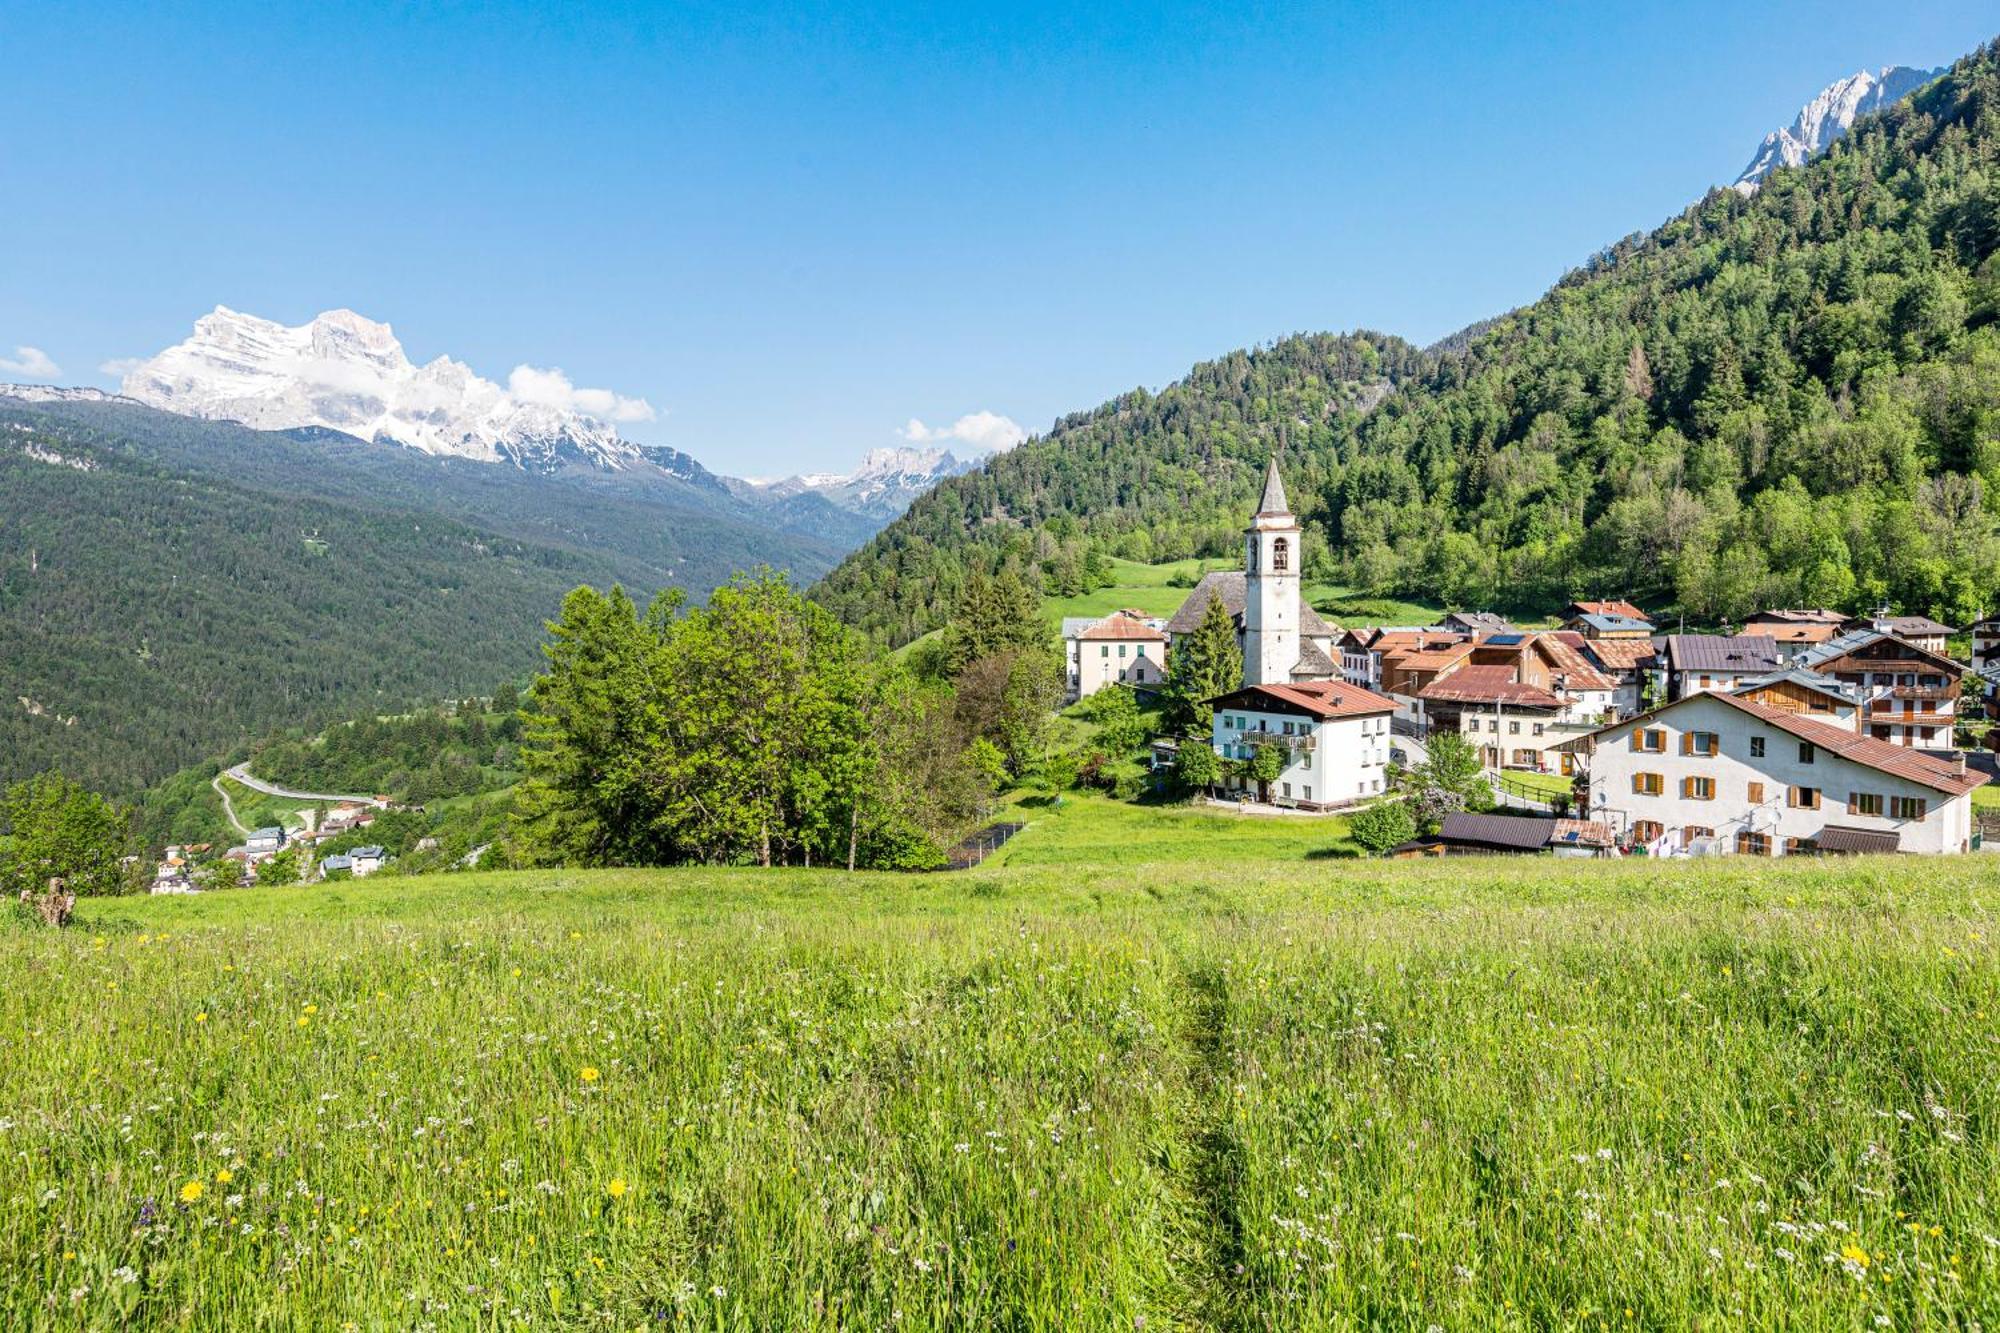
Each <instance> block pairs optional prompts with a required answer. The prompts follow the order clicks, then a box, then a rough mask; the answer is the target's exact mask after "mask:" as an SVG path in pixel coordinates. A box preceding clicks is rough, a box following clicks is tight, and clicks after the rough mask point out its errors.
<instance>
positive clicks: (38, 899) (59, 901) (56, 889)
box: [21, 876, 76, 930]
mask: <svg viewBox="0 0 2000 1333" xmlns="http://www.w3.org/2000/svg"><path fill="white" fill-rule="evenodd" d="M21 901H22V902H24V903H26V904H27V905H28V906H30V907H32V908H34V909H35V915H36V916H39V917H40V918H41V919H42V924H43V925H45V926H54V927H55V928H56V929H57V930H61V929H62V928H63V927H64V926H67V925H68V924H69V919H70V915H71V913H73V912H74V911H75V910H76V895H75V894H73V893H71V892H69V891H68V889H67V887H66V886H65V885H64V884H63V882H62V878H61V877H60V876H57V877H55V878H52V879H50V880H49V886H48V888H46V889H44V890H43V891H42V893H41V894H40V896H37V895H36V893H35V891H34V890H33V889H22V890H21Z"/></svg>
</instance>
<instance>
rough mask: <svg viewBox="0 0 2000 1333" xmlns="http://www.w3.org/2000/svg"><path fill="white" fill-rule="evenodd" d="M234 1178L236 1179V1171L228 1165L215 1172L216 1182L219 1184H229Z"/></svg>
mask: <svg viewBox="0 0 2000 1333" xmlns="http://www.w3.org/2000/svg"><path fill="white" fill-rule="evenodd" d="M234 1179H236V1173H235V1172H234V1171H231V1170H230V1169H229V1168H228V1167H226V1166H225V1167H223V1168H222V1169H221V1170H220V1171H217V1172H216V1173H215V1183H216V1184H218V1185H227V1184H228V1183H229V1182H230V1181H232V1180H234Z"/></svg>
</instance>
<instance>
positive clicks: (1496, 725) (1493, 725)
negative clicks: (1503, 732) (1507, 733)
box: [1486, 717, 1500, 733]
mask: <svg viewBox="0 0 2000 1333" xmlns="http://www.w3.org/2000/svg"><path fill="white" fill-rule="evenodd" d="M1486 729H1487V730H1488V731H1491V732H1495V733H1497V732H1498V731H1499V730H1500V719H1499V718H1497V717H1496V718H1493V719H1491V720H1490V721H1488V722H1487V724H1486Z"/></svg>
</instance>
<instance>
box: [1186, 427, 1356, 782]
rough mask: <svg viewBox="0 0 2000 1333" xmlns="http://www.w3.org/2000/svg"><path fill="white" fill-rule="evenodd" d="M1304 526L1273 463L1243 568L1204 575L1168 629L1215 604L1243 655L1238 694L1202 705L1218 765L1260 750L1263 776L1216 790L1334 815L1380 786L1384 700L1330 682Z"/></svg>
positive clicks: (1334, 676)
mask: <svg viewBox="0 0 2000 1333" xmlns="http://www.w3.org/2000/svg"><path fill="white" fill-rule="evenodd" d="M1303 541H1304V531H1303V529H1302V528H1301V527H1300V526H1299V521H1298V519H1297V518H1295V517H1294V516H1293V514H1292V511H1291V506H1290V504H1289V503H1288V502H1287V501H1286V499H1285V483H1284V481H1283V480H1282V479H1281V478H1280V477H1279V476H1278V461H1277V459H1275V458H1273V459H1272V460H1271V466H1270V470H1269V471H1268V473H1267V474H1266V475H1265V478H1264V497H1263V499H1262V501H1261V502H1260V503H1259V504H1258V506H1257V512H1256V513H1255V514H1253V515H1251V517H1250V526H1249V528H1248V529H1247V530H1246V531H1245V533H1244V542H1243V571H1242V572H1241V573H1236V572H1234V571H1231V572H1227V573H1216V574H1209V575H1207V576H1205V577H1204V578H1203V579H1202V581H1201V583H1200V584H1198V585H1197V586H1196V587H1195V590H1194V592H1193V593H1191V594H1189V596H1188V599H1187V602H1186V603H1185V604H1183V605H1182V607H1181V609H1180V610H1179V611H1178V612H1176V613H1175V615H1174V618H1173V620H1172V621H1170V622H1169V623H1168V626H1167V629H1168V632H1169V633H1170V634H1172V635H1174V636H1175V637H1176V639H1178V638H1179V636H1181V635H1183V634H1192V633H1193V632H1194V630H1195V629H1196V627H1197V626H1199V625H1200V624H1201V620H1202V617H1203V616H1204V615H1205V614H1207V611H1208V604H1209V602H1210V601H1211V600H1213V599H1215V598H1220V599H1221V600H1222V604H1223V607H1224V608H1225V609H1226V610H1228V611H1229V613H1230V617H1231V619H1233V620H1234V621H1235V622H1236V641H1237V644H1238V645H1239V646H1240V647H1241V648H1242V650H1243V684H1242V686H1241V688H1239V689H1236V690H1232V691H1231V692H1229V693H1228V694H1225V695H1222V696H1220V697H1219V698H1216V699H1212V700H1210V701H1209V703H1210V705H1211V707H1212V708H1213V709H1214V714H1215V716H1214V721H1213V723H1212V724H1211V732H1210V741H1211V743H1212V744H1213V745H1214V746H1215V753H1216V755H1217V757H1218V758H1221V759H1223V760H1225V761H1234V762H1233V763H1225V769H1230V768H1235V767H1236V766H1237V765H1239V764H1242V765H1247V764H1248V763H1249V762H1251V761H1253V760H1255V759H1256V758H1257V757H1258V755H1259V754H1260V752H1267V751H1272V750H1275V751H1276V752H1277V757H1276V759H1275V760H1267V761H1266V762H1267V763H1268V764H1271V765H1272V767H1271V768H1268V769H1267V770H1266V771H1267V772H1269V773H1271V774H1272V775H1271V776H1267V777H1259V776H1255V775H1253V774H1249V773H1245V772H1241V771H1238V772H1227V771H1226V772H1225V774H1224V775H1223V777H1222V778H1221V779H1220V780H1219V782H1218V783H1217V787H1216V790H1215V793H1214V794H1215V795H1218V796H1235V797H1238V798H1251V799H1255V800H1258V801H1261V802H1265V803H1267V804H1273V805H1281V806H1287V807H1292V808H1295V809H1301V810H1333V809H1339V808H1341V807H1344V806H1350V805H1353V804H1355V803H1356V802H1357V801H1366V800H1371V799H1373V798H1375V797H1377V796H1380V795H1382V793H1383V792H1384V791H1385V790H1387V787H1388V777H1389V771H1388V770H1389V744H1390V742H1389V734H1390V719H1391V718H1392V717H1393V716H1394V714H1395V711H1396V705H1395V704H1394V702H1392V701H1391V700H1389V699H1386V698H1384V697H1383V696H1381V695H1379V694H1376V693H1374V692H1372V691H1370V690H1365V689H1363V688H1361V687H1360V686H1358V685H1351V684H1349V683H1347V682H1346V681H1344V680H1343V679H1341V676H1340V668H1339V665H1338V663H1337V662H1336V661H1335V659H1334V657H1333V655H1332V649H1333V644H1334V639H1335V637H1336V636H1337V635H1338V633H1339V630H1338V629H1337V628H1336V627H1334V626H1332V625H1329V624H1327V623H1326V622H1325V621H1324V620H1322V619H1321V618H1320V616H1319V613H1318V612H1316V611H1314V610H1313V609H1312V607H1310V606H1308V605H1307V604H1306V602H1305V599H1304V596H1303V593H1302V591H1301V583H1302V579H1301V573H1302V567H1303V565H1304V564H1305V551H1304V548H1303Z"/></svg>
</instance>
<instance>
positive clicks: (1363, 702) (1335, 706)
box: [1212, 680, 1396, 720]
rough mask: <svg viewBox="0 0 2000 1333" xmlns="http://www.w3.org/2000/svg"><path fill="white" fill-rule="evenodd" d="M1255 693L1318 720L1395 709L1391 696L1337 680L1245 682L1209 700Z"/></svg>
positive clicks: (1231, 698) (1221, 700) (1226, 701)
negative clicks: (1294, 682) (1284, 683)
mask: <svg viewBox="0 0 2000 1333" xmlns="http://www.w3.org/2000/svg"><path fill="white" fill-rule="evenodd" d="M1257 694H1261V695H1264V696H1266V697H1268V698H1271V699H1275V700H1277V701H1278V702H1280V703H1284V704H1289V705H1290V706H1291V707H1293V708H1298V709H1303V710H1305V711H1306V712H1308V713H1310V714H1312V715H1313V716H1314V717H1317V718H1320V719H1321V720H1326V719H1329V718H1337V717H1368V716H1373V715H1374V714H1376V713H1393V712H1395V711H1396V701H1395V700H1393V699H1384V698H1383V697H1382V696H1381V695H1379V694H1376V693H1375V692H1374V691H1373V690H1364V689H1362V688H1361V687H1360V686H1359V685H1349V684H1347V683H1345V682H1344V681H1337V680H1316V681H1302V682H1299V683H1297V684H1293V685H1245V686H1244V687H1243V688H1242V689H1240V690H1232V691H1231V692H1230V693H1228V694H1225V695H1223V696H1221V697H1220V698H1218V699H1215V700H1212V702H1213V703H1215V704H1217V705H1222V704H1226V703H1228V702H1230V701H1232V700H1237V699H1240V698H1242V697H1243V696H1246V695H1257ZM1238 706H1239V707H1240V706H1242V705H1238Z"/></svg>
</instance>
